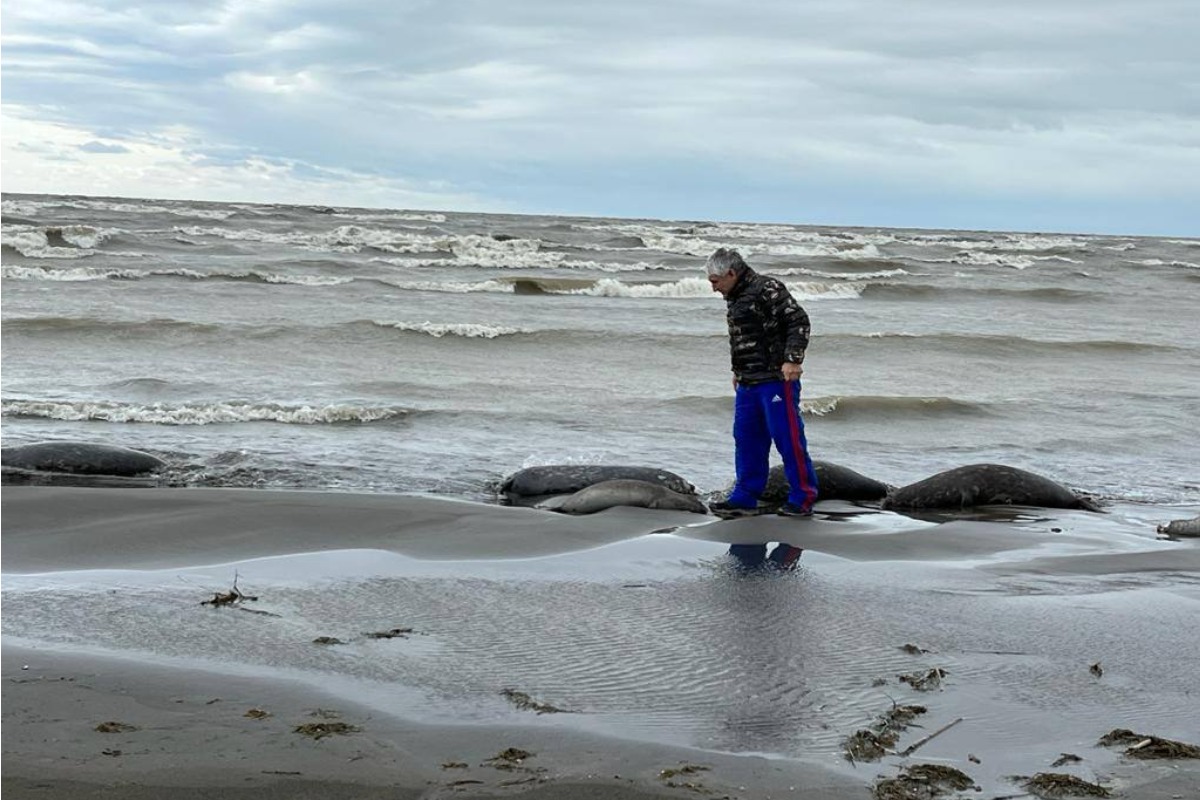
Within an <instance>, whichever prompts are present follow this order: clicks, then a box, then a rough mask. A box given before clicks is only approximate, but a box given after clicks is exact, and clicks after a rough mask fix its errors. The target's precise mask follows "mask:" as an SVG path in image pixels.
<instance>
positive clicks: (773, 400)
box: [771, 395, 783, 403]
mask: <svg viewBox="0 0 1200 800" xmlns="http://www.w3.org/2000/svg"><path fill="white" fill-rule="evenodd" d="M771 402H772V403H782V402H783V398H782V397H780V396H779V395H775V396H774V397H772V398H771Z"/></svg>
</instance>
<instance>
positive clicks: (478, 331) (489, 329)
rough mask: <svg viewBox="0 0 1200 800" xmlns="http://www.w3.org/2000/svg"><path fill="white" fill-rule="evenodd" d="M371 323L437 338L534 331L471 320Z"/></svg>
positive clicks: (484, 336) (504, 334) (487, 336)
mask: <svg viewBox="0 0 1200 800" xmlns="http://www.w3.org/2000/svg"><path fill="white" fill-rule="evenodd" d="M371 324H372V325H376V326H378V327H381V328H395V329H396V330H400V331H411V332H414V333H424V334H428V335H429V336H432V337H434V338H435V339H440V338H442V337H443V336H461V337H464V338H467V339H496V338H498V337H501V336H513V335H515V334H519V333H533V332H534V331H532V330H528V329H525V328H506V327H503V326H500V325H482V324H477V323H470V322H449V323H439V322H384V321H381V320H371Z"/></svg>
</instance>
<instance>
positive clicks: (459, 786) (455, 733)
mask: <svg viewBox="0 0 1200 800" xmlns="http://www.w3.org/2000/svg"><path fill="white" fill-rule="evenodd" d="M3 693H4V697H3V701H4V702H3V705H4V723H5V725H4V770H3V771H4V779H3V780H4V789H5V791H15V792H17V793H16V794H14V795H10V796H13V797H47V798H51V797H96V798H100V797H106V796H109V795H110V793H111V795H112V796H116V795H117V794H120V796H122V797H127V798H130V797H131V798H143V797H144V798H149V797H158V796H164V794H165V793H168V792H169V794H170V796H172V797H189V798H208V797H213V798H216V797H243V796H244V797H250V796H251V795H253V796H255V797H261V796H267V797H272V796H278V797H306V796H314V797H315V796H318V795H320V796H323V797H334V798H337V797H342V798H351V797H355V798H357V797H399V798H404V797H411V798H417V797H438V796H450V795H452V796H454V797H467V798H469V797H475V796H493V795H496V794H501V795H503V794H510V793H517V792H520V793H521V794H522V795H523V796H527V797H530V798H538V797H544V798H551V797H594V798H597V799H598V800H600V799H602V800H626V799H627V800H638V798H643V797H664V796H675V797H678V796H680V793H681V792H680V789H679V788H674V787H671V786H668V785H667V780H666V779H663V778H660V777H659V776H660V773H661V772H662V771H663V770H668V769H671V768H678V767H679V766H681V765H682V764H684V763H689V764H695V765H700V766H705V767H708V769H707V770H705V771H704V772H703V773H697V774H696V775H695V776H694V777H690V778H687V779H681V781H682V780H686V781H688V782H691V783H693V784H694V785H696V786H700V785H703V786H704V787H705V788H706V789H708V790H710V791H712V792H714V793H716V794H717V796H720V795H736V796H738V797H772V796H775V797H784V796H799V794H798V792H799V790H802V791H803V795H802V796H804V797H813V798H821V799H822V800H825V799H827V800H851V798H860V797H861V798H865V797H868V796H869V793H868V792H867V788H866V782H865V781H858V782H856V781H852V780H847V779H846V778H845V777H843V776H840V775H838V774H836V773H834V772H832V771H829V770H825V769H822V768H820V767H818V766H815V765H811V764H804V763H801V762H795V761H785V760H781V759H767V758H763V757H755V756H738V755H727V754H717V753H712V752H707V751H701V750H695V749H688V748H679V747H670V746H663V745H654V744H650V743H647V742H641V741H629V740H619V739H613V738H605V737H598V736H590V735H585V734H580V733H577V732H572V731H569V730H564V729H563V728H561V727H557V726H553V727H551V726H547V725H544V724H543V725H510V726H478V725H462V726H437V725H428V724H421V723H417V722H412V721H406V720H402V719H397V718H395V717H392V716H390V715H388V714H386V713H382V714H381V713H379V712H378V711H375V710H373V709H371V708H368V707H363V706H356V705H354V704H350V703H347V702H346V700H345V699H344V698H338V697H333V696H330V695H328V694H325V693H322V692H321V691H320V690H318V689H316V688H314V687H312V686H310V685H306V684H303V683H293V682H288V681H279V680H277V679H271V678H267V677H263V678H259V679H255V678H249V677H246V676H234V675H228V674H220V673H215V672H207V671H203V670H178V669H171V668H165V667H162V666H155V665H153V664H147V663H138V661H137V660H136V659H134V658H114V657H109V656H97V655H85V654H80V653H71V652H67V651H62V650H47V649H41V648H31V647H22V646H11V645H8V644H6V645H5V647H4V653H3ZM251 709H260V710H262V711H265V712H266V713H268V714H270V715H271V716H269V717H265V718H262V719H255V718H251V717H247V716H246V712H247V711H250V710H251ZM314 714H317V716H314ZM326 719H336V720H338V721H344V722H346V723H347V724H349V725H352V726H354V727H356V728H359V730H358V731H356V732H354V733H350V734H346V735H331V736H327V737H324V738H321V739H319V740H313V739H311V738H308V737H305V736H303V735H300V734H297V733H295V732H294V731H293V728H294V727H295V726H297V725H302V724H305V723H310V722H313V721H314V720H315V721H318V722H319V721H322V720H326ZM538 721H541V720H538ZM104 722H120V723H123V724H125V725H130V726H133V727H134V728H136V730H129V731H127V732H118V733H101V732H98V731H96V726H97V725H100V724H101V723H104ZM507 748H520V749H522V750H525V751H527V752H531V753H534V754H535V755H533V756H531V757H530V758H529V759H527V760H526V761H525V762H523V763H522V764H520V765H516V766H513V767H511V768H505V767H506V764H505V762H499V763H500V767H499V768H497V767H496V766H493V765H491V764H489V763H487V762H488V759H490V758H492V757H494V756H495V755H497V754H498V753H500V752H502V751H504V750H506V749H507ZM449 764H454V765H464V766H452V767H444V766H443V765H449ZM793 787H795V790H796V791H793ZM684 791H686V790H684Z"/></svg>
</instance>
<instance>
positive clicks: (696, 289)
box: [550, 278, 712, 297]
mask: <svg viewBox="0 0 1200 800" xmlns="http://www.w3.org/2000/svg"><path fill="white" fill-rule="evenodd" d="M550 294H575V295H587V296H590V297H708V296H709V295H711V294H712V287H711V286H710V285H709V283H708V280H707V279H705V278H684V279H682V280H679V281H675V282H674V283H622V282H621V281H618V280H616V279H615V278H601V279H600V280H598V281H596V283H595V284H593V285H592V286H586V287H583V288H580V289H561V290H557V291H555V290H551V291H550Z"/></svg>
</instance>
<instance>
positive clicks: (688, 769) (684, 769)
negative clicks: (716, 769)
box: [658, 762, 712, 781]
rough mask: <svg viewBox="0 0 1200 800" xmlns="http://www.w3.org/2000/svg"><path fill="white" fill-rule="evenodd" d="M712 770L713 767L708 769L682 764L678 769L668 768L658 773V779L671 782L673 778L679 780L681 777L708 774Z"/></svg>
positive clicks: (696, 765) (700, 765)
mask: <svg viewBox="0 0 1200 800" xmlns="http://www.w3.org/2000/svg"><path fill="white" fill-rule="evenodd" d="M710 769H712V767H706V766H704V765H702V764H688V763H687V762H682V763H681V764H680V765H679V766H678V767H667V768H666V769H664V770H662V771H661V772H659V773H658V777H660V778H662V779H663V780H665V781H666V780H670V779H671V778H677V777H679V776H680V775H695V774H696V773H697V772H708V771H709V770H710Z"/></svg>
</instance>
